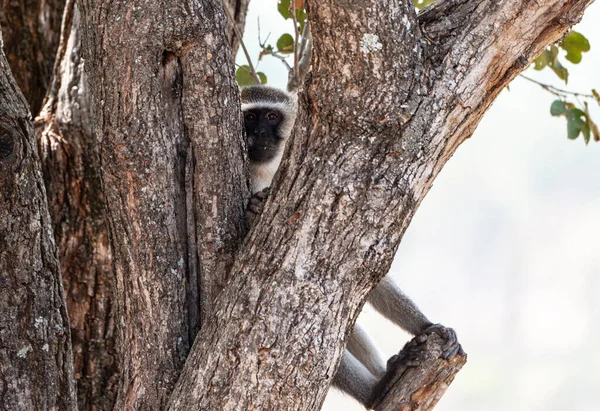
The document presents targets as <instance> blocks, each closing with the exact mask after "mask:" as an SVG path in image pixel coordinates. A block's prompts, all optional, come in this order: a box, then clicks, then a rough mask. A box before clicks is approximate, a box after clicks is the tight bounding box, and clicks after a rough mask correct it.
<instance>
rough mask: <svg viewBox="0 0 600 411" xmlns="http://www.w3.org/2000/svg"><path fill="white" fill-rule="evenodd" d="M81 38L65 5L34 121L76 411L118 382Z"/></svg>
mask: <svg viewBox="0 0 600 411" xmlns="http://www.w3.org/2000/svg"><path fill="white" fill-rule="evenodd" d="M80 34H81V30H80V27H79V15H78V12H77V9H76V7H75V4H74V1H73V0H69V1H67V4H66V7H65V13H64V19H63V25H62V33H61V42H60V47H59V49H58V53H57V58H56V64H55V73H54V77H53V83H52V86H51V87H50V89H49V92H48V95H47V97H46V101H45V105H44V109H43V110H42V113H41V114H40V116H38V118H37V119H36V125H37V139H38V145H39V151H40V155H41V160H42V168H43V174H44V182H45V185H46V190H47V192H48V202H49V206H50V215H51V216H52V222H53V226H54V233H55V238H56V242H57V245H58V250H59V258H60V262H61V268H62V272H63V282H64V285H65V294H66V297H67V306H68V310H69V320H70V327H71V339H72V343H73V360H74V366H75V378H76V380H77V401H78V404H79V409H82V410H109V409H111V408H112V406H113V404H114V402H115V395H116V386H117V381H118V362H117V358H116V355H115V348H114V346H115V337H114V334H115V317H114V309H113V298H112V288H113V283H112V278H113V277H112V272H113V268H112V256H111V251H110V247H109V243H108V227H107V226H106V223H105V219H104V214H105V203H104V198H103V194H102V190H101V180H100V174H99V170H100V158H99V149H98V141H97V139H96V136H95V134H94V133H93V124H92V119H91V114H90V96H89V92H88V85H87V80H86V78H85V73H84V71H83V60H82V59H81V55H80V50H81V39H80Z"/></svg>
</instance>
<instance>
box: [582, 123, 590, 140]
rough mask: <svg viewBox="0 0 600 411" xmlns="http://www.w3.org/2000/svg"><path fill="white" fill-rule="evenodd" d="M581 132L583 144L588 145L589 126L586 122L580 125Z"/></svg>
mask: <svg viewBox="0 0 600 411" xmlns="http://www.w3.org/2000/svg"><path fill="white" fill-rule="evenodd" d="M581 132H582V133H583V140H584V141H585V145H588V143H589V142H590V126H589V124H588V123H583V125H582V126H581Z"/></svg>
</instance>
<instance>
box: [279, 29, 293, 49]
mask: <svg viewBox="0 0 600 411" xmlns="http://www.w3.org/2000/svg"><path fill="white" fill-rule="evenodd" d="M277 50H278V51H279V52H280V53H288V54H289V53H293V52H294V38H293V37H292V35H291V34H288V33H285V34H282V35H281V37H279V39H278V40H277Z"/></svg>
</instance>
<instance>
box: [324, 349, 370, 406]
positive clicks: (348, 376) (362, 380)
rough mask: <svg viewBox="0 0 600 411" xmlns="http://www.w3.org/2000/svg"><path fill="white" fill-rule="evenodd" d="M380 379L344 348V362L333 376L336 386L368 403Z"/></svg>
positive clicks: (362, 402) (361, 401)
mask: <svg viewBox="0 0 600 411" xmlns="http://www.w3.org/2000/svg"><path fill="white" fill-rule="evenodd" d="M378 381H379V377H375V376H374V375H373V374H371V373H370V372H369V370H368V369H367V368H366V367H365V366H364V365H363V363H361V362H360V361H358V359H356V357H355V356H354V355H352V353H351V352H350V351H348V350H347V349H346V350H344V354H343V355H342V362H341V363H340V366H339V368H338V370H337V373H336V374H335V376H334V377H333V384H334V385H335V386H336V387H338V388H339V389H340V390H342V391H344V392H345V393H346V394H349V395H351V396H352V397H354V398H356V400H358V401H359V402H360V403H361V404H367V403H369V402H370V399H371V395H372V394H373V391H374V390H375V386H376V385H377V382H378Z"/></svg>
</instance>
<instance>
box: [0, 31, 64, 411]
mask: <svg viewBox="0 0 600 411" xmlns="http://www.w3.org/2000/svg"><path fill="white" fill-rule="evenodd" d="M1 39H2V38H1V35H0V44H1V43H2V41H1ZM0 187H1V189H0V210H1V213H2V217H1V218H0V409H2V410H11V411H13V410H15V411H17V410H23V411H29V410H75V409H76V399H75V384H74V378H73V362H72V357H71V344H70V337H69V320H68V318H67V307H66V304H65V300H64V296H63V288H62V283H61V277H60V276H61V274H60V265H59V262H58V258H57V254H56V246H55V243H54V238H53V233H52V223H51V220H50V216H49V214H48V208H47V200H46V192H45V189H44V183H43V180H42V174H41V171H40V165H39V158H38V155H37V150H36V145H35V138H34V133H33V127H32V124H31V115H30V113H29V110H28V107H27V101H26V100H25V98H24V96H23V95H22V94H21V92H20V91H19V89H18V87H17V84H16V83H15V81H14V79H13V78H12V76H11V74H10V69H9V66H8V61H7V60H6V58H5V56H4V53H3V52H0Z"/></svg>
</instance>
